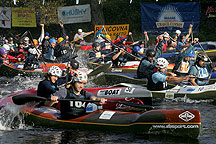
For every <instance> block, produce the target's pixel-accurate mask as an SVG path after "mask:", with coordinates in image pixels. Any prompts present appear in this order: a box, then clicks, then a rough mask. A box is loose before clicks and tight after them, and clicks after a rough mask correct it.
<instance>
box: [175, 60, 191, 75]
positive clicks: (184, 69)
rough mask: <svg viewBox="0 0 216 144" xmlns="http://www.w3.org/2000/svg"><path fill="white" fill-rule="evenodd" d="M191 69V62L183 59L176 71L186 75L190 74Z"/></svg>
mask: <svg viewBox="0 0 216 144" xmlns="http://www.w3.org/2000/svg"><path fill="white" fill-rule="evenodd" d="M189 69H190V62H188V61H187V62H185V61H184V60H182V62H181V64H180V65H179V67H178V69H177V70H176V72H177V73H178V74H183V75H186V74H188V71H189Z"/></svg>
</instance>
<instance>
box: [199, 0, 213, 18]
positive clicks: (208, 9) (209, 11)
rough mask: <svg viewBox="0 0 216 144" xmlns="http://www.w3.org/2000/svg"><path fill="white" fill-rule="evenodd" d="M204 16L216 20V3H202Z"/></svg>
mask: <svg viewBox="0 0 216 144" xmlns="http://www.w3.org/2000/svg"><path fill="white" fill-rule="evenodd" d="M201 9H202V10H204V11H202V15H203V16H204V17H207V18H211V19H212V18H214V19H215V18H216V2H204V3H201Z"/></svg>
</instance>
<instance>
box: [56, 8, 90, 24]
mask: <svg viewBox="0 0 216 144" xmlns="http://www.w3.org/2000/svg"><path fill="white" fill-rule="evenodd" d="M58 19H59V20H60V21H62V22H63V23H64V24H69V23H82V22H91V8H90V4H86V5H77V6H67V7H59V8H58Z"/></svg>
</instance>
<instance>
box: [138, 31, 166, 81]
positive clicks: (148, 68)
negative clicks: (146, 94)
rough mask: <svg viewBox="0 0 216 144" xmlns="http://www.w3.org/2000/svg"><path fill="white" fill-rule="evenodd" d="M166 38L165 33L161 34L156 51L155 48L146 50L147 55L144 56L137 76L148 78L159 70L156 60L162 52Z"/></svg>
mask: <svg viewBox="0 0 216 144" xmlns="http://www.w3.org/2000/svg"><path fill="white" fill-rule="evenodd" d="M165 37H166V36H165ZM164 39H165V38H164V35H161V36H160V37H159V42H158V44H157V46H156V51H155V50H154V49H148V50H146V57H143V58H142V60H141V61H140V63H139V66H138V69H137V78H139V79H141V78H147V77H148V76H149V75H152V74H153V73H154V72H156V71H157V69H156V67H155V64H154V62H155V60H156V59H157V58H158V57H159V56H161V54H162V51H163V45H164V43H163V41H164Z"/></svg>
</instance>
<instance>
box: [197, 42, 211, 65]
mask: <svg viewBox="0 0 216 144" xmlns="http://www.w3.org/2000/svg"><path fill="white" fill-rule="evenodd" d="M197 43H198V44H199V46H200V48H201V49H202V51H203V52H205V53H206V51H205V50H204V48H203V47H202V45H201V44H200V42H199V41H197ZM207 55H208V54H207ZM208 59H209V61H210V63H212V60H211V59H210V58H209V56H208Z"/></svg>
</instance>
